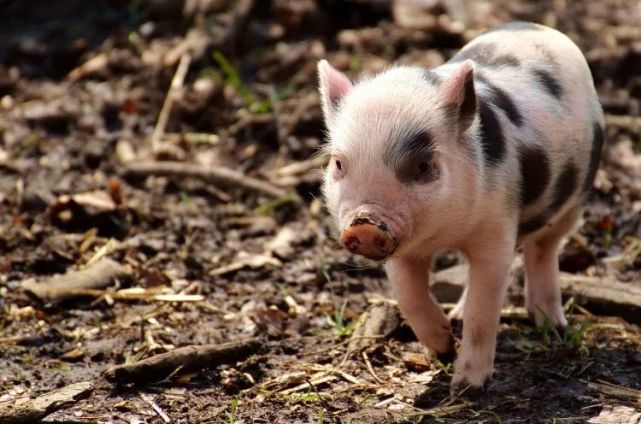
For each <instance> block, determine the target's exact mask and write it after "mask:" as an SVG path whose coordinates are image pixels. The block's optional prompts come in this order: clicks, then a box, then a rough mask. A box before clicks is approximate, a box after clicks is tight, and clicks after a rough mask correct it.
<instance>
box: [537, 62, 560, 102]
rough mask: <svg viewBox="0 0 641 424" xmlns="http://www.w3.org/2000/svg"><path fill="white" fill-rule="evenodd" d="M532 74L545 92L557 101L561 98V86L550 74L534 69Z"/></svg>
mask: <svg viewBox="0 0 641 424" xmlns="http://www.w3.org/2000/svg"><path fill="white" fill-rule="evenodd" d="M532 72H533V73H534V76H535V77H536V79H537V81H538V82H539V84H541V85H542V86H543V89H544V90H545V91H547V92H548V93H549V94H550V95H552V96H554V97H556V98H557V99H560V98H561V95H562V94H563V89H562V88H561V84H560V83H559V81H558V80H557V79H556V78H554V76H553V75H552V74H551V73H550V72H548V71H546V70H544V69H535V70H534V71H532Z"/></svg>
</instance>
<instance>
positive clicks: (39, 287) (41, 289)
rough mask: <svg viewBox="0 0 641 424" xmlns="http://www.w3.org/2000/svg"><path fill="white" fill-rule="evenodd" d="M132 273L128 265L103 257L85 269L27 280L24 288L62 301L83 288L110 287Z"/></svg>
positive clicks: (40, 295) (43, 296)
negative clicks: (46, 278)
mask: <svg viewBox="0 0 641 424" xmlns="http://www.w3.org/2000/svg"><path fill="white" fill-rule="evenodd" d="M130 275H131V271H130V270H129V268H128V267H127V266H125V265H121V264H119V263H118V262H116V261H114V260H113V259H110V258H102V259H100V260H98V261H97V262H95V263H93V264H92V265H90V266H88V267H86V268H84V269H81V270H79V271H69V272H67V273H65V274H63V275H58V276H54V277H52V278H50V279H49V280H47V281H43V282H37V281H35V280H33V279H29V280H25V281H23V282H22V288H23V289H24V290H26V291H28V292H31V293H33V294H34V295H35V296H37V297H38V298H40V299H42V300H45V301H46V300H56V301H60V300H63V299H67V298H70V297H74V296H76V295H77V293H78V292H79V291H80V292H81V291H82V290H86V289H102V288H105V287H108V286H109V285H111V284H112V283H113V281H114V280H115V279H116V278H127V277H129V276H130Z"/></svg>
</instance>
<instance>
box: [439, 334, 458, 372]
mask: <svg viewBox="0 0 641 424" xmlns="http://www.w3.org/2000/svg"><path fill="white" fill-rule="evenodd" d="M435 357H436V359H437V360H438V361H439V362H440V363H441V364H443V365H448V364H451V363H452V362H454V359H456V340H454V337H452V336H450V345H449V349H447V350H446V351H445V352H438V353H436V355H435Z"/></svg>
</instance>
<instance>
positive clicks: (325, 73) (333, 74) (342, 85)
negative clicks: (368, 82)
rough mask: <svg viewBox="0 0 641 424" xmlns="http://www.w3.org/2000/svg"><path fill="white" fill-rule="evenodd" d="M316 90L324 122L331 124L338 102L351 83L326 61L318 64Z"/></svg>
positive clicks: (350, 86)
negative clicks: (318, 93)
mask: <svg viewBox="0 0 641 424" xmlns="http://www.w3.org/2000/svg"><path fill="white" fill-rule="evenodd" d="M318 81H319V83H318V84H319V85H318V90H319V91H320V96H321V104H322V107H323V114H324V115H325V122H326V124H327V125H329V124H331V123H332V122H333V120H334V118H335V116H336V108H337V106H338V104H339V102H340V100H341V99H342V98H343V97H344V96H345V95H346V94H347V92H348V91H349V90H350V89H351V88H352V83H351V82H350V80H349V79H348V78H347V77H346V76H345V74H343V73H342V72H340V71H338V70H336V69H335V68H333V67H332V65H330V64H329V63H328V62H327V61H326V60H321V61H320V62H318Z"/></svg>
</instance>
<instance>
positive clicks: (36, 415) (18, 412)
mask: <svg viewBox="0 0 641 424" xmlns="http://www.w3.org/2000/svg"><path fill="white" fill-rule="evenodd" d="M92 390H93V383H92V382H90V381H84V382H81V383H74V384H70V385H68V386H65V387H62V388H60V389H56V390H53V391H51V392H49V393H46V394H44V395H41V396H38V397H37V398H34V399H25V398H19V399H16V400H14V401H9V402H2V403H0V424H19V423H34V422H39V421H40V420H41V419H43V418H44V417H46V416H47V415H50V414H52V413H54V412H55V411H57V410H59V409H63V408H67V407H69V406H71V405H73V404H74V403H75V402H77V401H78V400H80V399H83V398H85V397H87V396H89V394H90V393H91V391H92Z"/></svg>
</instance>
